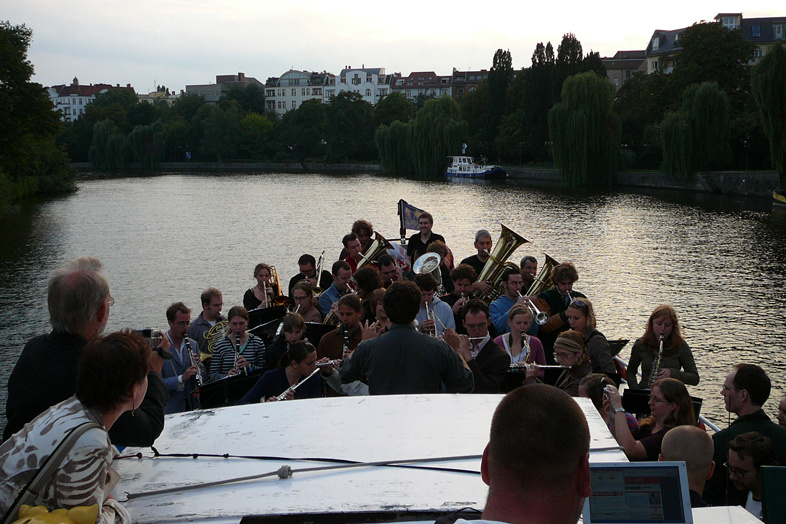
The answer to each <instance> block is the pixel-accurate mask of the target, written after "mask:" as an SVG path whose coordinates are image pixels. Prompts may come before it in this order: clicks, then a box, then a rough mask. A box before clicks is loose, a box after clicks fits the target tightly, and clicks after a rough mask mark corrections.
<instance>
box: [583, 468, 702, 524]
mask: <svg viewBox="0 0 786 524" xmlns="http://www.w3.org/2000/svg"><path fill="white" fill-rule="evenodd" d="M590 482H591V485H592V495H590V497H589V498H588V499H587V500H586V501H585V503H584V513H583V519H584V523H585V524H622V523H626V524H627V523H637V522H640V523H673V524H692V523H693V514H692V513H691V507H690V495H689V490H688V476H687V471H686V469H685V463H684V462H604V463H594V464H593V463H590Z"/></svg>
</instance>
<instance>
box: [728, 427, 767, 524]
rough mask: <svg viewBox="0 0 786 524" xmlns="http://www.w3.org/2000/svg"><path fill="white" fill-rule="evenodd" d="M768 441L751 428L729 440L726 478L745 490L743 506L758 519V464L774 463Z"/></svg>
mask: <svg viewBox="0 0 786 524" xmlns="http://www.w3.org/2000/svg"><path fill="white" fill-rule="evenodd" d="M777 464H778V461H777V460H775V447H774V446H773V445H772V441H771V440H770V439H768V438H767V437H765V436H764V435H762V434H761V433H757V432H755V431H749V432H748V433H743V434H742V435H739V436H737V437H735V438H734V440H732V441H731V442H729V461H728V462H727V463H726V464H725V466H726V469H727V470H728V473H729V479H730V480H731V481H732V482H733V483H734V487H735V488H737V490H739V491H742V492H745V491H747V492H748V499H747V501H746V502H745V509H746V511H748V513H750V514H751V515H753V516H754V517H756V518H757V519H759V520H762V512H761V467H762V466H776V465H777Z"/></svg>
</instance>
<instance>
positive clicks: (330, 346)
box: [317, 295, 363, 360]
mask: <svg viewBox="0 0 786 524" xmlns="http://www.w3.org/2000/svg"><path fill="white" fill-rule="evenodd" d="M361 311H362V307H361V305H360V298H358V296H357V295H344V296H343V297H341V298H340V299H339V301H338V313H337V315H338V318H339V320H340V321H341V324H339V326H338V328H336V329H335V331H331V332H330V333H327V334H325V336H323V337H322V340H320V341H319V346H318V347H317V358H320V359H322V358H328V359H329V360H339V359H342V358H344V356H345V355H346V354H348V353H351V352H352V351H354V350H355V348H356V347H357V345H358V344H360V341H361V337H362V335H363V334H362V333H361V329H360V313H361Z"/></svg>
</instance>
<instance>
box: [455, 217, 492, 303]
mask: <svg viewBox="0 0 786 524" xmlns="http://www.w3.org/2000/svg"><path fill="white" fill-rule="evenodd" d="M474 246H475V249H477V250H478V252H477V254H475V255H472V256H471V257H467V258H465V259H464V260H462V261H461V263H462V264H467V265H469V266H472V269H474V270H475V273H477V274H478V276H480V273H481V271H483V266H485V265H486V262H488V260H489V255H490V253H491V246H492V241H491V233H489V232H488V231H486V230H485V229H481V230H480V231H478V232H477V233H475V244H474ZM472 290H473V291H480V292H481V293H483V294H484V295H487V294H489V293H491V291H492V290H493V288H492V287H491V284H489V283H488V282H485V281H477V282H475V283H474V284H473V285H472Z"/></svg>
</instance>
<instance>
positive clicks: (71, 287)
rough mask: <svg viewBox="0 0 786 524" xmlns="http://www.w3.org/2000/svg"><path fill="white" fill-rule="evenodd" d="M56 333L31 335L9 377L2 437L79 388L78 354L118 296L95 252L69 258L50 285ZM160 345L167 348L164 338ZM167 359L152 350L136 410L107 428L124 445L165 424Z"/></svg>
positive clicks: (145, 441) (145, 440) (150, 436)
mask: <svg viewBox="0 0 786 524" xmlns="http://www.w3.org/2000/svg"><path fill="white" fill-rule="evenodd" d="M47 292H48V296H47V303H48V307H49V322H50V324H52V332H51V333H49V334H48V335H40V336H38V337H35V338H34V339H32V340H30V341H29V342H28V343H27V344H26V345H25V347H24V349H23V350H22V354H21V355H20V356H19V360H18V361H17V363H16V366H14V370H13V371H12V372H11V377H10V378H9V379H8V401H7V404H6V416H7V417H8V423H7V424H6V427H5V430H4V431H3V440H6V439H8V438H9V437H10V436H11V435H13V434H14V433H16V432H17V431H19V430H20V429H22V426H24V425H25V424H27V423H28V422H30V421H31V420H33V419H34V418H35V417H37V416H38V415H40V414H41V413H42V412H44V411H46V410H47V409H48V408H50V407H51V406H53V405H55V404H57V403H59V402H62V401H64V400H66V399H68V398H69V397H71V396H72V395H74V393H75V392H76V369H77V365H78V362H79V355H80V353H81V351H82V348H84V347H85V345H86V344H87V341H88V340H89V339H91V338H93V337H96V336H98V335H100V334H101V333H102V332H103V331H104V328H106V323H107V320H108V318H109V309H110V307H111V306H112V304H113V303H114V300H113V299H112V297H111V296H110V295H109V283H108V282H107V280H106V277H105V276H104V274H103V272H102V271H101V262H100V261H99V260H98V259H96V258H92V257H82V258H78V259H75V260H72V261H70V262H69V263H68V264H66V265H65V266H64V267H62V268H60V269H58V270H57V271H55V273H54V275H53V276H52V277H51V278H50V279H49V284H48V288H47ZM162 347H168V344H167V343H166V341H165V339H164V340H162ZM162 365H163V360H162V359H161V357H160V356H159V354H158V353H156V352H155V351H154V352H152V354H151V360H150V371H149V372H148V376H147V378H148V388H147V394H146V395H145V398H144V400H143V401H142V405H141V406H140V407H139V409H138V410H136V415H135V416H132V413H131V412H126V413H124V414H123V415H121V416H120V418H119V419H118V420H117V421H116V422H115V424H114V425H113V426H112V428H111V429H110V431H109V436H110V438H111V439H112V443H113V444H115V445H120V446H142V447H144V446H150V445H152V444H153V441H154V440H155V439H156V438H157V437H158V435H160V434H161V431H162V430H163V429H164V408H165V406H166V402H167V396H168V395H167V390H166V387H165V386H164V382H163V380H162V378H161V366H162Z"/></svg>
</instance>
